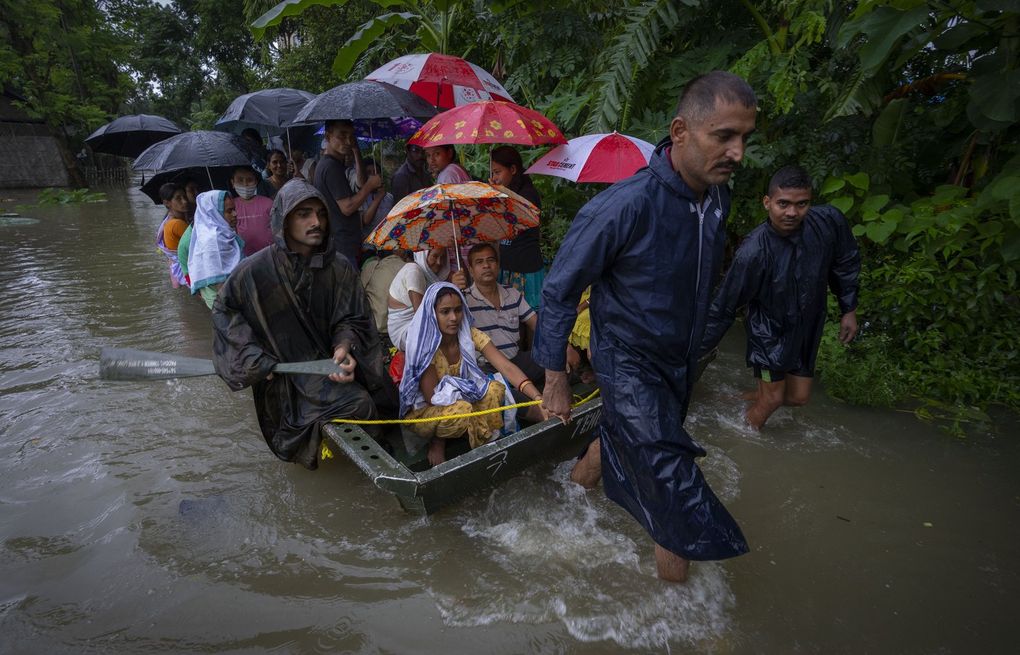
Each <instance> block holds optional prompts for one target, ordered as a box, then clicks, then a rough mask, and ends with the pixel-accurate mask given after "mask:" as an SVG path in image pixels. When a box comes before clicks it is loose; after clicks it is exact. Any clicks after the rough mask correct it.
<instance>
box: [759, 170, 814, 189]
mask: <svg viewBox="0 0 1020 655" xmlns="http://www.w3.org/2000/svg"><path fill="white" fill-rule="evenodd" d="M780 189H808V190H810V189H811V176H810V175H808V172H807V171H806V170H804V169H803V168H801V167H800V166H794V165H790V166H783V167H782V168H780V169H779V170H778V171H776V172H775V174H774V175H773V176H772V179H771V180H769V188H768V195H770V196H772V195H775V193H776V192H777V191H779V190H780Z"/></svg>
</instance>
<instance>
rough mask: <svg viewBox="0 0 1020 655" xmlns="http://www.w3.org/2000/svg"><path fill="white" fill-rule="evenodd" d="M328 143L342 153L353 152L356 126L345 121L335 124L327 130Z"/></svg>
mask: <svg viewBox="0 0 1020 655" xmlns="http://www.w3.org/2000/svg"><path fill="white" fill-rule="evenodd" d="M326 143H327V144H328V146H329V147H330V148H331V149H333V150H335V151H336V152H338V153H340V154H341V155H349V154H351V153H352V152H353V151H354V126H352V125H345V124H343V123H341V124H339V125H333V126H332V128H331V129H330V130H329V131H328V132H326Z"/></svg>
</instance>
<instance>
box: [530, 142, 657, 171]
mask: <svg viewBox="0 0 1020 655" xmlns="http://www.w3.org/2000/svg"><path fill="white" fill-rule="evenodd" d="M653 152H655V146H653V145H652V144H650V143H648V142H647V141H642V140H641V139H636V138H634V137H632V136H627V135H625V134H619V133H618V132H613V133H612V134H588V135H585V136H579V137H577V138H576V139H571V140H570V141H568V142H567V143H566V144H564V145H560V146H556V147H555V148H553V149H552V150H550V151H549V152H547V153H546V154H545V155H543V156H542V157H541V158H540V159H539V160H538V161H536V162H535V163H534V164H532V165H531V168H529V169H528V170H527V173H528V174H529V175H535V174H538V175H554V176H556V177H563V178H566V179H568V180H571V181H574V182H609V183H612V182H616V181H619V180H622V179H623V178H625V177H630V176H631V175H633V174H634V173H635V172H637V170H638V169H639V168H642V167H644V166H647V165H648V160H649V159H650V158H651V156H652V153H653Z"/></svg>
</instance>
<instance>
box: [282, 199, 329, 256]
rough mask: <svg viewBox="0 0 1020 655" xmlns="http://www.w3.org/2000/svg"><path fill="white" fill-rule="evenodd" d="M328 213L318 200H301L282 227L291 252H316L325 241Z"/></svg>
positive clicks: (327, 228) (327, 229)
mask: <svg viewBox="0 0 1020 655" xmlns="http://www.w3.org/2000/svg"><path fill="white" fill-rule="evenodd" d="M328 231H329V212H328V211H327V210H326V205H324V204H322V201H321V200H319V199H318V198H308V199H307V200H302V201H301V202H300V203H299V204H298V206H297V207H295V208H294V209H293V210H291V212H290V213H289V214H287V219H286V223H285V225H284V231H283V234H284V238H285V239H286V240H287V245H288V247H290V248H291V250H308V251H314V250H317V249H318V248H319V247H320V246H322V244H323V243H324V242H325V241H326V235H327V234H328Z"/></svg>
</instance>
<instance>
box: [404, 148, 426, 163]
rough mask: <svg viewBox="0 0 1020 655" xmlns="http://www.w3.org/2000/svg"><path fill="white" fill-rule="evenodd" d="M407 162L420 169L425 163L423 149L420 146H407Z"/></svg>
mask: <svg viewBox="0 0 1020 655" xmlns="http://www.w3.org/2000/svg"><path fill="white" fill-rule="evenodd" d="M407 160H408V161H409V162H411V164H413V165H414V166H418V167H419V168H420V167H421V165H422V163H424V162H425V149H424V148H422V147H421V146H407Z"/></svg>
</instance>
